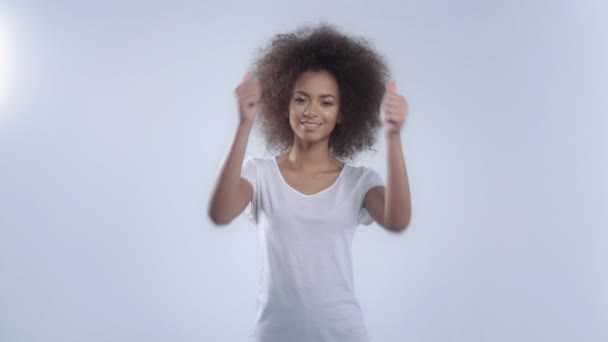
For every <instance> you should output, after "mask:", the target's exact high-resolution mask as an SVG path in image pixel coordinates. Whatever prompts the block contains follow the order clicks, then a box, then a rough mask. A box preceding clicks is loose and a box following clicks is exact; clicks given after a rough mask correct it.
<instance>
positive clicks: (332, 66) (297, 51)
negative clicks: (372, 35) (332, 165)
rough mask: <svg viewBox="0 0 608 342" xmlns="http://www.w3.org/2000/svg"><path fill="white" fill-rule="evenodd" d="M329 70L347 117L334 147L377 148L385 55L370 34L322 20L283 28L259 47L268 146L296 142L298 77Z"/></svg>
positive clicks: (257, 70) (344, 156) (348, 154)
mask: <svg viewBox="0 0 608 342" xmlns="http://www.w3.org/2000/svg"><path fill="white" fill-rule="evenodd" d="M321 70H323V71H327V72H329V73H331V74H332V75H333V76H334V77H335V78H336V80H337V83H338V89H339V91H340V111H341V113H342V123H341V124H339V125H336V126H335V127H334V129H333V131H332V132H331V134H330V137H329V149H330V153H331V155H333V156H334V157H335V158H336V159H339V160H342V161H345V160H349V159H352V158H353V157H354V156H355V155H356V154H358V153H359V152H361V151H364V150H366V149H369V150H373V149H372V147H373V145H374V144H375V143H376V133H377V131H378V129H379V128H381V127H382V122H381V120H380V116H379V110H380V104H381V102H382V97H383V95H384V91H385V87H386V81H387V80H388V77H389V76H390V72H389V70H388V67H387V65H386V63H385V62H384V59H383V57H382V56H381V55H379V54H378V53H377V52H375V51H374V50H373V49H372V48H371V47H370V44H369V42H368V40H366V39H365V38H359V37H348V36H346V35H344V34H342V33H340V32H339V31H338V30H337V29H336V28H335V27H334V26H332V25H329V24H326V23H322V24H320V25H318V26H317V27H309V26H304V27H300V28H298V29H297V30H295V31H294V32H291V33H284V34H277V35H276V36H275V37H274V38H273V39H272V40H271V42H270V43H269V44H268V45H267V46H265V47H263V48H260V49H259V50H258V58H257V60H256V61H255V62H254V64H253V70H252V74H253V75H254V77H256V78H257V80H258V82H259V84H260V88H261V91H262V93H261V97H260V104H259V109H260V110H259V113H258V117H259V119H260V121H259V123H258V124H259V128H261V132H260V133H261V135H262V137H263V138H264V140H265V142H266V148H267V150H268V151H270V152H271V153H272V152H275V151H278V152H282V151H285V150H286V149H287V148H289V147H290V146H291V144H292V143H293V138H294V132H293V130H292V129H291V126H290V124H289V120H288V119H286V118H288V114H287V113H288V112H289V101H290V98H291V96H292V91H293V87H294V85H295V82H296V80H297V78H298V77H299V76H300V75H301V74H302V73H303V72H305V71H321Z"/></svg>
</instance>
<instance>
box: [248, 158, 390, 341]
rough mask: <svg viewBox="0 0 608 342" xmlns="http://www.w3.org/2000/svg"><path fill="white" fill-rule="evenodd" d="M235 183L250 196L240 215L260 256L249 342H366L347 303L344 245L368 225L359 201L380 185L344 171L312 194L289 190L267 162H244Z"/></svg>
mask: <svg viewBox="0 0 608 342" xmlns="http://www.w3.org/2000/svg"><path fill="white" fill-rule="evenodd" d="M241 177H242V178H244V179H245V180H247V181H248V182H249V183H250V184H251V185H252V187H253V189H254V191H253V192H254V194H253V198H252V200H251V202H249V204H248V205H247V207H246V208H245V210H244V211H243V215H244V216H245V217H246V218H247V219H249V220H250V221H251V222H253V223H254V224H256V226H257V231H258V240H259V244H260V252H261V260H260V261H261V267H260V271H259V277H258V296H257V315H256V322H255V329H254V332H253V334H252V335H251V337H252V341H255V342H286V341H289V342H310V341H315V342H343V341H349V342H368V341H369V338H368V334H367V328H366V325H365V322H364V319H363V315H362V312H361V308H360V306H359V303H358V301H357V298H356V296H355V286H354V280H353V267H352V258H351V245H352V240H353V236H354V233H355V229H356V227H357V226H358V225H359V224H365V225H370V224H371V223H372V222H373V218H372V217H371V216H370V215H369V213H368V212H367V210H366V209H365V208H363V201H364V199H365V194H366V193H367V191H368V190H369V189H371V188H372V187H374V186H381V185H384V184H383V181H382V178H381V177H380V175H379V174H378V173H377V172H376V171H374V170H373V169H371V168H367V167H363V166H352V165H348V164H346V165H345V166H344V168H343V169H342V171H341V172H340V175H339V176H338V178H337V179H336V180H335V182H334V183H333V184H332V185H331V186H330V187H328V188H326V189H324V190H322V191H320V192H317V193H315V194H311V195H306V194H304V193H301V192H299V191H297V190H296V189H294V188H292V187H291V186H290V185H289V184H287V182H286V181H285V179H284V178H283V176H282V174H281V172H280V170H279V166H278V164H277V161H276V159H275V157H249V158H246V159H245V161H244V162H243V168H242V172H241Z"/></svg>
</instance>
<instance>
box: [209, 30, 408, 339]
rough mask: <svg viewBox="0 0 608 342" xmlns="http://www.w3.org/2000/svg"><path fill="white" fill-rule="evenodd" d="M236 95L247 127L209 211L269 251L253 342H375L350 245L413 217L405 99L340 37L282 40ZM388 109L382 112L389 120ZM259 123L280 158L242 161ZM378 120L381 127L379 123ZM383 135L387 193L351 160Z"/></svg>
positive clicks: (372, 60) (380, 68) (361, 43)
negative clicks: (237, 222)
mask: <svg viewBox="0 0 608 342" xmlns="http://www.w3.org/2000/svg"><path fill="white" fill-rule="evenodd" d="M253 69H254V70H253V72H252V74H247V75H245V78H244V79H243V81H242V83H241V84H240V85H239V86H238V87H237V89H236V97H237V99H238V108H239V124H238V128H237V132H236V136H235V139H234V141H233V143H232V146H231V148H230V150H229V153H228V157H227V159H226V161H225V162H224V164H223V167H222V168H221V171H220V173H219V177H218V180H217V182H216V184H215V187H214V190H213V192H212V196H211V200H210V202H209V217H210V218H211V220H212V221H213V222H214V223H215V224H217V225H225V224H228V223H230V222H231V221H232V220H233V219H234V218H235V217H236V216H238V215H239V214H241V213H244V214H245V216H246V217H247V218H248V219H249V220H250V221H252V222H253V223H255V224H256V226H257V229H258V236H259V242H260V247H261V249H260V250H261V269H260V273H259V285H258V286H259V290H258V297H257V317H256V325H255V331H254V333H253V335H252V338H253V341H256V342H279V341H280V342H285V341H290V342H304V341H306V342H309V341H326V342H330V341H331V342H338V341H349V342H367V341H369V337H368V333H367V329H366V326H365V322H364V319H363V315H362V311H361V309H360V307H359V304H358V301H357V298H356V296H355V287H354V282H353V270H352V261H351V243H352V239H353V236H354V233H355V228H356V227H357V226H358V225H359V224H365V225H369V224H371V223H372V221H374V220H375V221H376V222H377V223H378V224H379V225H380V226H382V227H384V228H385V229H387V230H389V231H391V232H402V231H403V230H404V229H405V228H406V227H407V226H408V224H409V222H410V217H411V204H410V189H409V183H408V177H407V172H406V167H405V162H404V158H403V153H402V146H401V137H400V132H401V128H402V126H403V123H404V121H405V118H406V116H407V113H408V104H407V101H406V100H405V98H404V97H403V96H401V95H399V94H398V93H397V91H396V86H395V84H394V82H391V83H390V84H389V85H388V87H387V86H386V82H387V79H388V74H389V73H388V69H387V67H386V65H385V63H384V62H383V60H382V58H381V57H380V56H379V55H378V54H377V53H376V52H375V51H374V50H373V49H371V48H370V47H369V46H368V44H367V42H366V41H365V40H363V39H357V38H352V37H348V36H345V35H344V34H342V33H340V32H339V31H338V30H337V29H335V28H334V27H332V26H329V25H326V24H322V25H319V26H317V27H314V28H308V27H305V28H300V29H298V30H296V31H294V32H292V33H288V34H279V35H277V36H275V37H274V39H273V40H272V41H271V43H270V44H269V45H268V46H266V47H265V48H264V49H262V50H261V51H260V56H259V58H258V60H257V61H256V62H255V64H254V68H253ZM381 107H382V109H381ZM256 113H258V114H257V115H258V119H259V120H255V121H256V122H259V124H260V127H261V133H262V136H263V137H264V138H265V140H266V145H267V148H268V150H270V151H271V152H273V154H274V152H278V153H277V154H276V155H274V156H272V157H249V158H246V159H245V157H244V155H245V150H246V146H247V140H248V138H249V134H250V132H251V129H252V127H253V126H254V119H255V118H256ZM381 113H382V114H383V115H381ZM382 126H383V127H384V135H385V138H386V142H387V145H386V146H387V163H388V165H387V166H388V167H387V170H388V174H387V177H386V178H387V184H386V187H385V186H384V183H383V181H382V178H381V177H380V176H379V174H378V173H377V172H376V171H374V170H373V169H371V168H368V167H363V166H354V165H351V164H350V163H349V162H348V160H349V159H351V158H353V157H354V156H355V155H356V154H357V153H359V152H361V151H363V150H364V149H370V148H371V147H372V146H373V145H374V143H375V134H376V131H377V130H378V129H379V128H381V127H382Z"/></svg>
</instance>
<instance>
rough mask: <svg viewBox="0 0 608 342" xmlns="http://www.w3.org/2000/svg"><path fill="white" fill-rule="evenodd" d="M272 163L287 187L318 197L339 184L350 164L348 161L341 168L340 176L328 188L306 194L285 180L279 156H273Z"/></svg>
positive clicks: (306, 195) (303, 194) (296, 191)
mask: <svg viewBox="0 0 608 342" xmlns="http://www.w3.org/2000/svg"><path fill="white" fill-rule="evenodd" d="M272 163H273V164H274V167H275V170H276V171H277V174H278V176H279V178H280V179H281V182H282V183H283V184H284V185H285V186H286V187H287V188H289V189H290V190H291V191H293V192H295V193H296V194H298V195H300V196H302V197H316V196H320V195H323V194H324V193H327V192H329V191H330V190H331V189H333V188H335V187H336V184H338V182H339V181H340V179H342V175H343V174H344V172H345V170H346V167H347V166H348V165H347V164H346V163H345V164H344V165H343V166H342V170H340V174H339V175H338V177H337V178H336V180H334V182H333V183H332V184H331V185H330V186H328V187H327V188H325V189H323V190H321V191H318V192H315V193H314V194H305V193H303V192H300V191H299V190H296V189H295V188H294V187H292V186H291V185H289V183H287V181H286V180H285V178H284V177H283V173H281V168H280V167H279V162H278V161H277V157H276V156H273V157H272Z"/></svg>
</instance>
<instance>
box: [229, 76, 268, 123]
mask: <svg viewBox="0 0 608 342" xmlns="http://www.w3.org/2000/svg"><path fill="white" fill-rule="evenodd" d="M234 93H235V95H236V97H237V100H238V106H239V118H240V121H241V123H253V120H254V119H255V114H256V112H257V110H258V103H259V101H260V94H261V91H260V86H259V85H258V83H257V81H256V80H254V79H253V78H252V77H251V75H250V74H249V73H246V74H245V77H243V81H242V82H241V84H239V86H238V87H236V90H235V91H234Z"/></svg>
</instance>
